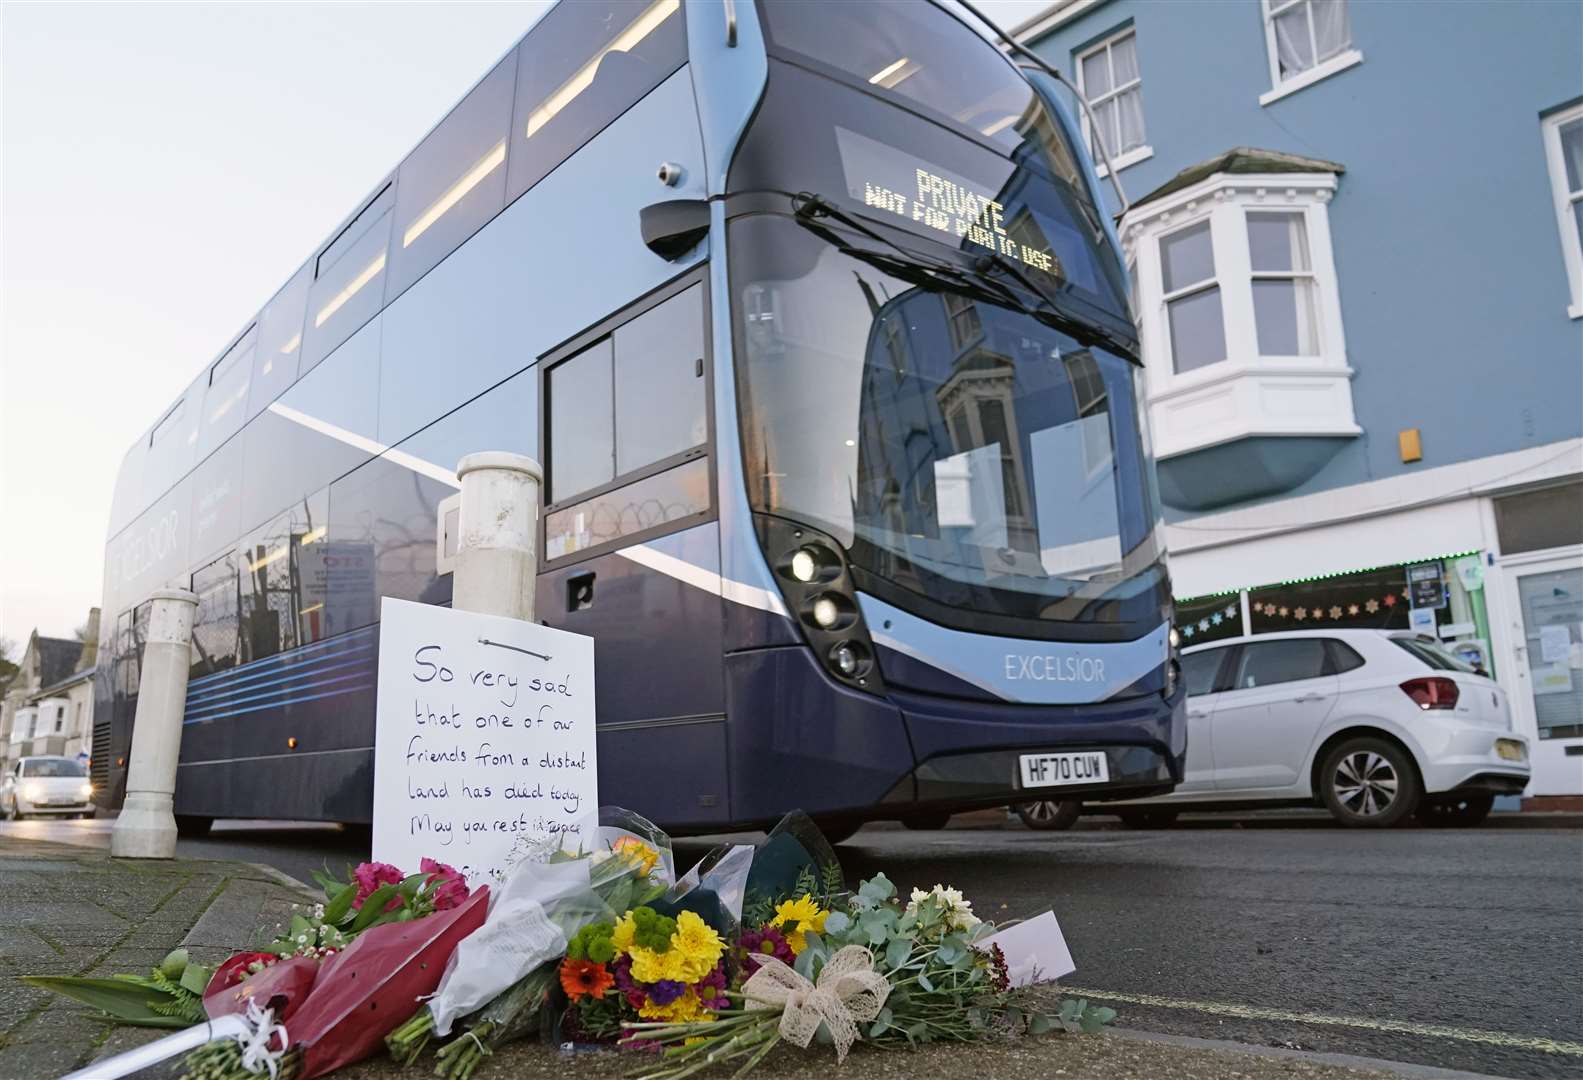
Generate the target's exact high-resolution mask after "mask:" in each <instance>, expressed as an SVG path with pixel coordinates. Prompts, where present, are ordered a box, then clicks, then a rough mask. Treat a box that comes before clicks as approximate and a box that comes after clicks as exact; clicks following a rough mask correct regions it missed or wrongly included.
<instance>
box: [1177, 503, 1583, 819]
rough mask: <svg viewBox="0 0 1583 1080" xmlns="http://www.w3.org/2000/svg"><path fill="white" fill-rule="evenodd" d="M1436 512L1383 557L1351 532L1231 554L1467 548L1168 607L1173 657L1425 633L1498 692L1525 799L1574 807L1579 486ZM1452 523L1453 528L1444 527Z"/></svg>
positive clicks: (1580, 697)
mask: <svg viewBox="0 0 1583 1080" xmlns="http://www.w3.org/2000/svg"><path fill="white" fill-rule="evenodd" d="M1453 511H1454V512H1455V513H1456V514H1457V518H1456V519H1453V518H1452V517H1451V513H1452V512H1453ZM1435 512H1436V513H1437V514H1438V516H1437V517H1435V518H1433V519H1430V518H1429V517H1428V516H1427V515H1425V514H1423V512H1419V513H1417V514H1403V515H1395V516H1394V519H1393V520H1391V521H1390V527H1391V530H1392V533H1393V535H1394V537H1395V540H1394V542H1393V543H1392V544H1390V545H1386V544H1371V543H1368V542H1367V541H1369V540H1376V539H1377V538H1378V536H1379V534H1378V532H1372V530H1371V532H1372V535H1371V534H1370V532H1364V531H1363V530H1361V529H1360V530H1357V531H1356V532H1353V533H1352V534H1351V535H1347V534H1346V533H1344V532H1340V533H1338V532H1335V531H1330V534H1329V535H1327V536H1325V538H1324V540H1323V541H1321V540H1320V539H1319V537H1320V530H1317V529H1316V530H1314V531H1313V532H1311V533H1309V534H1308V535H1307V536H1306V537H1302V538H1301V541H1300V542H1298V543H1294V542H1293V538H1292V537H1291V536H1288V537H1287V538H1284V539H1285V543H1282V544H1281V545H1280V546H1279V547H1277V543H1278V542H1265V543H1263V544H1259V543H1254V544H1241V545H1237V549H1238V550H1237V554H1238V555H1242V556H1245V557H1246V561H1247V563H1248V565H1250V566H1259V565H1265V566H1268V565H1269V564H1270V562H1271V561H1272V556H1273V555H1275V554H1276V553H1277V552H1279V553H1281V554H1287V555H1296V554H1299V553H1301V554H1307V555H1311V556H1315V558H1314V559H1313V561H1314V562H1323V561H1324V558H1325V557H1326V556H1329V558H1330V561H1331V562H1332V564H1333V562H1334V561H1335V560H1334V554H1333V553H1334V552H1335V551H1338V550H1339V551H1352V552H1355V553H1357V554H1361V555H1367V554H1368V553H1369V551H1370V550H1371V549H1372V550H1382V549H1387V548H1389V547H1394V549H1395V550H1397V551H1411V550H1412V549H1415V548H1416V549H1417V550H1423V549H1424V547H1425V546H1427V543H1428V542H1429V541H1428V540H1427V539H1426V538H1427V537H1429V536H1432V535H1442V536H1450V537H1453V538H1454V539H1461V540H1463V541H1464V542H1465V543H1467V544H1468V545H1469V546H1467V547H1466V548H1465V549H1464V550H1452V551H1446V552H1443V553H1440V554H1434V555H1427V554H1426V555H1424V556H1422V557H1414V558H1411V559H1406V560H1403V561H1399V562H1391V563H1387V564H1384V565H1376V566H1362V567H1356V568H1353V569H1342V570H1334V571H1329V572H1326V573H1323V574H1316V575H1313V576H1301V575H1302V574H1303V572H1304V570H1305V567H1303V566H1301V565H1292V566H1290V570H1291V572H1292V574H1293V576H1292V577H1289V578H1287V579H1285V580H1280V581H1274V582H1267V583H1263V584H1260V583H1255V582H1250V583H1248V584H1247V585H1245V586H1244V587H1242V588H1238V589H1228V590H1226V591H1222V592H1215V593H1205V594H1201V595H1198V596H1181V597H1178V598H1177V600H1176V628H1177V631H1178V632H1179V633H1180V634H1181V636H1182V644H1183V646H1185V647H1191V646H1193V645H1200V644H1204V643H1206V642H1212V641H1218V640H1221V639H1224V638H1230V637H1237V636H1240V635H1242V634H1249V633H1251V634H1264V633H1272V632H1275V631H1282V630H1319V629H1376V630H1404V631H1413V632H1416V633H1421V634H1428V635H1432V636H1434V637H1436V638H1438V639H1439V640H1440V641H1441V642H1442V643H1444V644H1445V645H1446V647H1447V648H1448V649H1450V650H1452V651H1453V652H1454V653H1456V654H1457V655H1459V656H1460V657H1462V659H1464V660H1466V661H1468V662H1469V663H1472V664H1475V665H1477V666H1479V667H1482V668H1483V669H1484V670H1485V671H1487V672H1488V673H1489V674H1490V675H1491V676H1492V677H1493V678H1495V679H1497V680H1498V681H1499V682H1500V683H1501V684H1502V686H1503V687H1504V688H1505V689H1506V691H1507V694H1508V698H1509V700H1510V701H1511V707H1512V714H1513V715H1512V721H1513V726H1514V728H1515V730H1516V731H1518V732H1519V733H1521V734H1524V735H1526V736H1527V737H1528V739H1529V740H1530V743H1531V745H1532V748H1533V749H1532V755H1533V766H1534V779H1533V783H1532V785H1531V786H1530V787H1529V790H1528V792H1527V794H1528V795H1530V796H1547V795H1567V796H1577V795H1583V482H1580V481H1572V482H1569V483H1563V484H1555V485H1551V486H1548V487H1540V488H1536V489H1533V490H1528V491H1520V492H1515V493H1512V494H1504V495H1495V496H1493V497H1486V498H1481V499H1470V500H1467V501H1466V502H1464V503H1462V504H1460V505H1459V506H1455V507H1448V506H1442V507H1439V508H1436V511H1435ZM1480 519H1482V520H1480ZM1454 520H1460V521H1461V522H1462V523H1464V527H1461V528H1444V527H1443V526H1444V525H1445V523H1446V522H1448V521H1454ZM1475 522H1476V523H1477V524H1475ZM1371 524H1373V525H1374V526H1376V527H1378V526H1379V525H1381V524H1383V522H1382V521H1381V519H1374V522H1372V523H1371ZM1431 524H1432V525H1435V526H1441V527H1439V528H1430V527H1429V526H1430V525H1431ZM1467 526H1472V527H1467ZM1474 544H1476V545H1478V546H1472V545H1474ZM1431 550H1432V549H1431ZM1191 558H1192V556H1191V555H1189V556H1188V559H1189V560H1190V559H1191ZM1222 561H1223V562H1225V561H1229V560H1224V559H1223V560H1222ZM1282 561H1284V560H1282ZM1294 561H1296V560H1294ZM1184 576H1186V577H1188V578H1189V579H1191V578H1194V577H1198V578H1199V579H1202V577H1203V576H1204V575H1203V574H1202V573H1199V574H1193V573H1189V574H1187V575H1184Z"/></svg>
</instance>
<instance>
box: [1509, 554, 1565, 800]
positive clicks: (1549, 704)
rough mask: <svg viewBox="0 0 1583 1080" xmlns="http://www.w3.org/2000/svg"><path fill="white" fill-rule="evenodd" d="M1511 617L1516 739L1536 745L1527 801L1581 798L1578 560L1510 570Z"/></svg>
mask: <svg viewBox="0 0 1583 1080" xmlns="http://www.w3.org/2000/svg"><path fill="white" fill-rule="evenodd" d="M1507 580H1508V581H1509V582H1510V589H1511V599H1512V601H1513V610H1514V611H1515V612H1516V613H1517V615H1516V622H1517V624H1518V625H1517V626H1516V627H1515V630H1516V633H1517V640H1516V645H1515V649H1514V651H1515V653H1516V660H1517V664H1516V676H1517V685H1515V686H1514V687H1513V688H1512V689H1513V693H1512V695H1511V701H1512V708H1513V710H1514V712H1515V715H1514V717H1513V719H1514V720H1515V722H1516V725H1517V730H1518V731H1519V732H1526V733H1529V734H1530V735H1532V733H1533V732H1535V731H1537V732H1538V739H1537V740H1536V741H1535V742H1534V743H1533V746H1532V747H1531V750H1532V753H1533V770H1534V775H1533V782H1532V784H1530V785H1529V788H1528V794H1530V795H1583V560H1580V559H1578V558H1577V557H1576V556H1571V557H1567V558H1560V559H1546V560H1543V561H1538V562H1533V563H1529V564H1526V565H1523V566H1521V567H1520V568H1519V567H1510V566H1509V568H1508V578H1507Z"/></svg>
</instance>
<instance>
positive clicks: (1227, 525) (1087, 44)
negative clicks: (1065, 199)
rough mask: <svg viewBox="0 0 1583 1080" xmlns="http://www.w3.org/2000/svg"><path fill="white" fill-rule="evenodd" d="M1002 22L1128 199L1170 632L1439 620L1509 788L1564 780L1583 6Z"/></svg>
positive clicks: (1581, 714) (1582, 263) (1576, 457)
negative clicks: (1504, 695) (1500, 699)
mask: <svg viewBox="0 0 1583 1080" xmlns="http://www.w3.org/2000/svg"><path fill="white" fill-rule="evenodd" d="M1016 33H1017V35H1018V37H1019V38H1020V39H1021V40H1022V41H1024V42H1025V43H1027V44H1029V45H1030V46H1031V47H1032V48H1033V49H1035V50H1036V51H1037V52H1038V53H1039V54H1040V55H1041V56H1043V57H1044V58H1045V59H1047V60H1048V61H1049V62H1050V63H1051V64H1053V65H1055V66H1057V67H1059V68H1060V69H1061V70H1062V71H1063V72H1065V73H1067V74H1068V76H1069V77H1070V79H1071V82H1072V84H1073V85H1074V86H1075V87H1076V88H1077V92H1078V93H1079V94H1081V95H1082V96H1083V98H1084V99H1086V101H1087V103H1088V109H1089V111H1090V116H1089V117H1086V118H1085V120H1084V127H1085V131H1086V134H1087V137H1088V139H1089V141H1090V144H1091V148H1093V149H1094V157H1095V160H1096V163H1097V164H1099V166H1100V172H1101V175H1102V176H1103V175H1106V174H1107V173H1108V171H1109V169H1110V168H1113V169H1115V170H1116V173H1117V178H1118V179H1119V180H1120V182H1121V184H1122V185H1123V187H1124V189H1125V192H1126V194H1127V196H1128V197H1129V199H1130V203H1131V204H1130V207H1129V208H1127V209H1126V210H1125V212H1124V213H1123V214H1122V215H1121V217H1120V219H1119V230H1120V233H1121V236H1122V241H1123V244H1124V247H1125V249H1126V254H1127V260H1128V265H1129V268H1130V270H1131V272H1132V277H1133V290H1134V297H1133V299H1134V307H1135V311H1136V313H1137V318H1138V320H1139V324H1140V331H1141V334H1142V340H1143V346H1144V353H1145V357H1146V361H1147V368H1148V385H1149V391H1148V397H1149V406H1150V413H1151V416H1152V420H1153V430H1154V441H1155V452H1156V454H1157V456H1158V457H1159V459H1160V466H1159V471H1160V480H1161V485H1160V486H1161V489H1162V494H1163V496H1164V499H1165V501H1166V504H1167V522H1168V526H1167V540H1168V546H1169V549H1170V552H1171V569H1172V576H1173V584H1174V589H1175V592H1176V595H1177V597H1178V599H1179V613H1178V625H1179V629H1180V630H1181V632H1182V633H1183V634H1184V636H1185V638H1186V642H1187V644H1193V643H1196V642H1199V641H1204V640H1213V639H1214V638H1217V637H1222V636H1231V635H1235V634H1240V633H1244V632H1252V633H1259V632H1267V631H1272V630H1280V629H1288V628H1298V627H1307V628H1312V627H1314V626H1316V625H1319V626H1329V625H1336V626H1380V627H1402V628H1406V627H1416V628H1419V629H1420V630H1423V631H1425V632H1433V633H1437V634H1438V635H1439V636H1440V637H1441V638H1442V639H1443V640H1445V641H1446V642H1447V643H1448V644H1449V645H1451V646H1452V647H1453V648H1454V649H1455V650H1456V651H1458V652H1461V653H1463V654H1464V655H1467V656H1470V657H1476V658H1478V659H1479V660H1480V661H1481V662H1482V663H1484V664H1485V665H1486V666H1487V667H1488V668H1490V669H1491V670H1492V671H1493V673H1494V674H1495V675H1496V677H1497V678H1498V679H1499V680H1500V681H1501V682H1502V683H1503V684H1504V686H1505V687H1506V689H1507V690H1508V692H1509V694H1510V698H1511V701H1512V707H1513V712H1514V716H1515V722H1516V725H1517V728H1518V730H1519V731H1520V732H1523V733H1524V734H1526V735H1527V736H1528V737H1529V739H1530V740H1531V741H1532V746H1533V753H1534V782H1533V784H1532V785H1531V786H1530V788H1529V792H1528V794H1529V795H1568V794H1569V795H1576V794H1580V793H1583V644H1580V638H1583V6H1580V5H1577V4H1506V3H1493V2H1490V3H1469V4H1458V5H1455V6H1453V5H1449V4H1446V5H1432V4H1397V3H1380V2H1360V0H1352V2H1349V0H1236V2H1226V3H1218V4H1189V3H1171V4H1166V3H1146V2H1141V0H1108V2H1107V0H1057V2H1056V3H1054V4H1052V5H1050V6H1049V7H1048V8H1046V9H1045V10H1044V11H1043V12H1041V13H1040V14H1038V15H1037V16H1035V17H1033V18H1031V19H1029V20H1028V21H1027V22H1025V23H1023V24H1022V25H1021V26H1019V27H1017V28H1016ZM1096 140H1097V141H1100V142H1102V143H1103V146H1104V149H1105V150H1106V151H1107V152H1108V154H1107V155H1106V156H1108V160H1109V166H1108V167H1106V166H1105V165H1104V164H1103V162H1104V156H1102V155H1101V154H1100V151H1099V149H1098V148H1097V147H1094V146H1093V144H1094V143H1095V142H1096ZM1112 209H1113V210H1116V209H1119V206H1118V205H1113V206H1112Z"/></svg>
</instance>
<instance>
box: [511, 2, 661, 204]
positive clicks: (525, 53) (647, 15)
mask: <svg viewBox="0 0 1583 1080" xmlns="http://www.w3.org/2000/svg"><path fill="white" fill-rule="evenodd" d="M682 8H683V4H682V0H578V2H577V3H575V4H557V5H556V6H555V7H553V8H551V9H550V10H549V11H548V12H547V13H546V14H545V16H544V18H542V19H540V20H539V22H538V24H537V25H536V26H534V28H533V30H532V32H531V33H529V34H528V36H527V38H526V39H525V40H524V41H523V43H522V46H521V53H520V56H519V59H518V67H519V73H518V77H517V93H516V107H515V110H514V112H513V114H512V118H511V140H510V157H511V161H510V166H509V168H510V172H509V175H508V180H507V183H508V188H507V192H506V201H507V202H510V201H511V200H512V199H515V198H516V197H517V196H518V195H521V194H522V193H523V192H524V191H527V190H528V189H529V188H530V187H532V186H533V185H534V184H537V183H538V182H539V181H540V180H542V179H544V177H545V176H547V175H549V173H550V171H551V170H552V169H554V168H555V167H556V166H557V165H559V164H560V163H561V162H563V161H565V160H566V159H567V158H569V157H571V156H572V154H574V153H576V152H577V150H578V148H579V147H581V146H582V145H583V144H584V143H586V142H587V141H588V140H589V139H591V138H593V137H594V136H595V135H597V134H599V132H600V131H602V130H603V129H604V128H605V127H606V126H607V125H609V124H610V122H611V121H613V120H615V118H616V117H618V116H620V115H621V114H622V113H624V112H626V111H627V109H629V108H631V107H632V106H633V105H634V104H636V103H637V102H638V101H639V100H641V99H642V98H643V97H644V96H645V95H646V94H648V92H649V91H650V90H653V89H654V88H655V87H656V86H658V85H659V84H660V83H662V82H664V81H665V80H666V79H667V78H669V77H670V75H671V74H672V73H674V72H675V71H676V69H678V68H680V67H681V66H682V64H684V63H686V61H687V29H686V27H685V26H684V25H683V21H682V20H683V12H682Z"/></svg>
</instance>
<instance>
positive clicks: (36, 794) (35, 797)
mask: <svg viewBox="0 0 1583 1080" xmlns="http://www.w3.org/2000/svg"><path fill="white" fill-rule="evenodd" d="M22 797H23V798H24V799H26V800H27V801H28V802H38V801H39V800H40V799H42V798H43V797H44V788H43V786H42V785H40V784H24V785H23V787H22Z"/></svg>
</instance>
